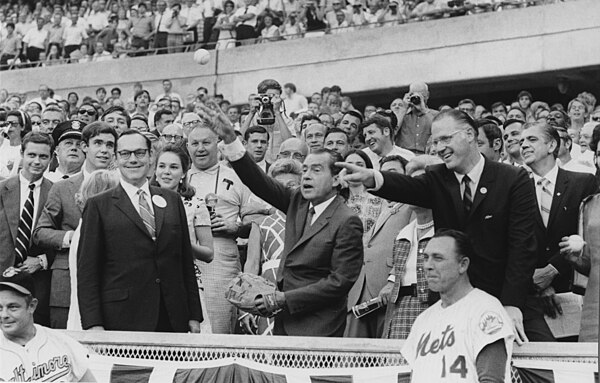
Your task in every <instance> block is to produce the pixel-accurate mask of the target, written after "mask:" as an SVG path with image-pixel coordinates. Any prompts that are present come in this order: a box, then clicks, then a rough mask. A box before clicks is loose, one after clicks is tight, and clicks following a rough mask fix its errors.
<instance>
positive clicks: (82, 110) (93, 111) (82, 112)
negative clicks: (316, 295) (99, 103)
mask: <svg viewBox="0 0 600 383" xmlns="http://www.w3.org/2000/svg"><path fill="white" fill-rule="evenodd" d="M77 113H79V114H87V115H88V116H95V115H96V111H95V110H90V109H87V110H86V109H79V112H77Z"/></svg>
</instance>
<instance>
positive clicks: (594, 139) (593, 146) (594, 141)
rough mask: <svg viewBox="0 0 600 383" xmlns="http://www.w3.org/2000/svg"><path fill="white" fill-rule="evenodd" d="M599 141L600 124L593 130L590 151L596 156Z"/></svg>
mask: <svg viewBox="0 0 600 383" xmlns="http://www.w3.org/2000/svg"><path fill="white" fill-rule="evenodd" d="M598 141H600V124H596V126H594V130H592V142H590V150H591V151H592V152H594V154H596V150H598Z"/></svg>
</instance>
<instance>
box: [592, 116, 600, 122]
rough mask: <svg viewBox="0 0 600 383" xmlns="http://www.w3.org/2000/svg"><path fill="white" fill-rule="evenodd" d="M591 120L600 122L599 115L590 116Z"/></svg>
mask: <svg viewBox="0 0 600 383" xmlns="http://www.w3.org/2000/svg"><path fill="white" fill-rule="evenodd" d="M592 121H595V122H600V116H598V117H592Z"/></svg>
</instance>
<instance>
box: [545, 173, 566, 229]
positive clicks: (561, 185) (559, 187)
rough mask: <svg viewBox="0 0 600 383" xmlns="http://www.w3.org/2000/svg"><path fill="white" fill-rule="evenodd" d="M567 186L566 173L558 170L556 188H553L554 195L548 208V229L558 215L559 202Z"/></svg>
mask: <svg viewBox="0 0 600 383" xmlns="http://www.w3.org/2000/svg"><path fill="white" fill-rule="evenodd" d="M568 185H569V178H568V177H567V175H566V173H565V171H564V170H562V169H558V174H557V176H556V186H554V195H553V196H552V205H551V207H550V216H549V217H548V227H550V225H552V223H553V222H554V220H555V219H556V216H557V215H558V213H559V210H560V206H561V204H560V203H561V201H562V199H563V196H564V195H565V193H566V191H567V187H568Z"/></svg>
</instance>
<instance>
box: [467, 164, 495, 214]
mask: <svg viewBox="0 0 600 383" xmlns="http://www.w3.org/2000/svg"><path fill="white" fill-rule="evenodd" d="M484 161H485V162H484V165H483V172H482V173H481V178H480V179H479V184H478V185H477V190H475V198H473V205H472V206H471V212H470V213H469V216H471V215H472V214H473V212H474V211H475V210H477V207H479V205H480V204H481V202H483V200H484V199H485V198H486V197H487V193H488V190H493V189H492V188H493V187H494V186H493V185H494V182H495V180H496V168H495V167H493V165H492V164H491V162H490V161H488V160H486V159H484Z"/></svg>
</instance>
